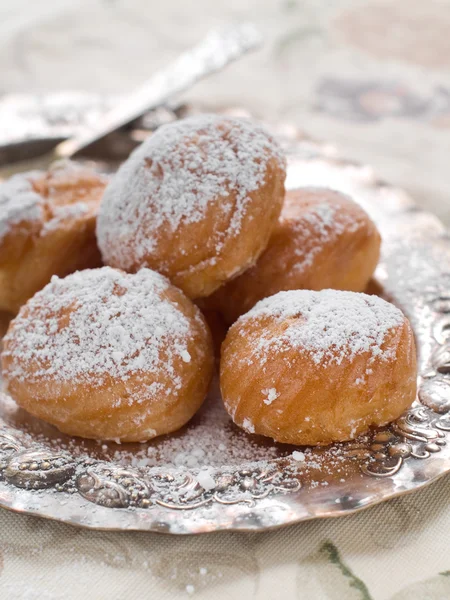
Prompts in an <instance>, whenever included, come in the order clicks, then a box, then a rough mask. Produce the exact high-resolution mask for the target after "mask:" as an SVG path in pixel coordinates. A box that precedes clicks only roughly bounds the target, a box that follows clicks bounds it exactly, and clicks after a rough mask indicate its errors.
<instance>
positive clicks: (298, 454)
mask: <svg viewBox="0 0 450 600" xmlns="http://www.w3.org/2000/svg"><path fill="white" fill-rule="evenodd" d="M291 456H292V458H293V459H294V460H296V461H297V462H304V461H305V454H304V452H299V451H298V450H294V452H293V453H292V455H291Z"/></svg>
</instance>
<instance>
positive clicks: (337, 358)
mask: <svg viewBox="0 0 450 600" xmlns="http://www.w3.org/2000/svg"><path fill="white" fill-rule="evenodd" d="M255 320H256V321H258V322H260V323H261V329H260V331H259V335H257V336H256V335H255V340H254V356H255V357H259V359H260V360H263V361H264V360H267V357H268V355H270V354H280V353H283V352H286V351H290V350H291V349H295V348H298V349H302V350H304V351H306V352H308V354H309V355H310V357H311V359H312V360H313V361H314V362H315V363H317V364H321V365H327V364H330V363H336V364H341V363H342V361H343V360H344V359H348V360H352V359H353V358H354V357H355V356H357V355H359V354H363V353H366V352H368V353H370V354H371V356H372V357H374V358H377V360H389V359H391V358H392V346H389V348H388V349H384V348H383V343H384V341H385V339H386V336H387V334H388V333H389V332H390V331H391V330H392V329H394V328H396V327H400V326H402V325H403V323H404V321H405V317H404V316H403V313H402V312H401V311H400V310H399V309H398V308H397V307H395V306H394V305H393V304H390V303H389V302H386V301H385V300H383V299H382V298H379V297H377V296H368V295H367V294H360V293H355V292H343V291H337V290H322V291H321V292H314V291H309V290H292V291H287V292H280V293H278V294H275V295H274V296H271V297H269V298H265V299H264V300H261V301H260V302H258V304H256V306H255V307H254V308H253V309H252V310H250V311H249V312H248V313H247V314H245V315H243V316H242V317H241V318H240V319H239V320H238V321H237V323H236V324H235V326H234V327H235V328H237V329H238V330H239V329H240V328H241V329H242V331H243V332H245V333H244V334H245V335H247V332H246V331H245V326H246V324H247V323H248V322H249V321H253V322H255ZM266 320H270V322H271V324H272V325H273V324H275V325H276V324H277V323H278V324H279V325H280V326H281V329H279V330H278V329H274V328H273V327H272V328H270V329H268V330H266V329H265V327H264V322H265V321H266ZM274 333H276V334H275V335H274Z"/></svg>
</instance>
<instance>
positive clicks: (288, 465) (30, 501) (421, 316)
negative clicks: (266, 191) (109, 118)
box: [0, 107, 450, 534]
mask: <svg viewBox="0 0 450 600" xmlns="http://www.w3.org/2000/svg"><path fill="white" fill-rule="evenodd" d="M94 109H97V107H94ZM74 112H75V113H76V111H74ZM182 113H183V110H182V109H179V110H178V109H177V110H176V111H172V110H170V111H164V110H163V111H161V110H160V111H159V112H156V113H154V114H151V115H147V117H146V118H145V119H144V121H143V122H141V123H140V124H138V125H135V126H134V128H132V129H127V130H124V131H122V132H121V133H120V134H118V137H117V136H116V137H115V138H114V139H113V140H112V141H111V140H110V141H109V144H110V146H109V147H108V148H105V145H104V144H103V145H100V146H99V148H98V155H97V158H98V159H101V158H103V157H105V156H107V157H108V158H109V159H111V156H113V157H115V158H117V159H119V158H120V151H119V150H118V149H122V150H123V148H129V146H130V145H133V143H134V142H135V141H136V140H138V139H141V138H142V137H143V136H145V135H148V129H153V128H154V127H157V125H158V118H159V116H161V118H162V119H163V120H167V118H169V120H170V119H172V118H177V116H178V115H179V114H182ZM0 114H1V112H0ZM145 123H147V124H148V123H150V124H151V125H150V126H148V127H147V128H146V127H145ZM274 130H275V131H276V132H277V134H278V135H279V137H280V140H281V141H282V143H283V144H284V145H285V148H286V152H287V153H288V157H289V168H288V178H287V185H288V187H289V188H293V187H297V186H306V185H318V186H329V187H332V188H335V189H338V190H342V191H344V192H347V193H349V194H351V195H352V196H353V197H354V198H355V199H356V200H357V201H358V202H359V203H360V204H362V205H363V206H364V208H366V210H367V211H368V212H369V213H370V214H371V215H372V217H373V218H374V219H375V221H376V222H377V224H378V226H379V228H380V231H381V233H382V236H383V256H382V260H381V262H380V265H379V267H378V269H377V273H376V281H374V283H373V286H372V291H373V292H374V293H380V294H382V295H383V296H384V297H386V298H388V299H390V300H391V301H393V302H395V303H396V304H397V305H398V306H399V307H401V308H402V309H403V311H404V312H405V313H406V314H407V316H408V317H409V319H410V320H411V322H412V325H413V327H414V331H415V334H416V340H417V347H418V352H419V379H418V383H419V387H418V389H419V391H418V399H417V400H416V402H415V404H414V405H413V407H412V408H411V409H410V410H409V411H407V412H406V413H405V414H404V415H403V416H402V417H400V418H399V419H398V420H397V421H396V422H395V423H392V424H391V425H390V426H389V427H385V428H382V429H379V430H374V431H371V432H370V433H369V434H367V435H365V436H362V437H360V438H358V439H357V440H355V441H352V442H348V443H345V444H336V445H335V446H332V447H329V448H326V449H313V448H310V449H306V448H301V449H297V450H301V451H303V452H304V455H305V460H304V461H301V460H300V461H299V460H295V459H294V456H296V457H297V458H298V456H299V455H298V454H297V455H294V456H293V455H292V452H293V450H295V449H294V448H293V447H289V446H283V445H276V444H273V443H271V442H270V441H268V440H264V439H260V438H258V437H257V436H249V435H247V434H245V433H244V432H242V431H240V430H238V429H237V428H236V427H235V426H233V424H232V423H231V421H230V420H229V419H228V418H227V417H226V415H225V413H224V412H223V410H222V409H221V408H220V406H219V407H218V403H220V397H219V394H218V392H214V391H213V392H212V394H211V397H210V398H209V400H208V401H207V403H206V404H205V406H204V408H203V409H202V411H201V412H200V414H199V415H197V416H196V417H195V418H194V419H193V421H192V422H191V423H190V424H189V425H188V426H187V427H185V428H184V429H183V430H182V431H181V432H179V433H177V434H176V438H177V440H178V441H179V442H180V444H181V447H182V445H183V439H188V438H189V439H190V440H195V436H196V435H197V434H198V436H200V435H201V434H200V432H201V428H202V427H203V428H204V427H205V426H207V424H208V418H209V422H212V421H213V420H216V419H217V414H219V415H220V419H222V420H223V431H224V434H223V435H224V436H225V438H226V442H225V443H226V444H233V447H234V446H235V447H239V448H240V452H241V454H240V455H239V453H238V456H237V458H236V459H235V460H234V461H232V463H233V464H220V460H219V462H218V463H217V458H216V459H215V460H216V462H215V464H214V465H211V466H212V467H213V470H212V471H211V473H213V479H214V487H213V488H212V489H211V488H210V486H209V485H208V486H206V487H203V485H202V483H201V482H202V481H203V479H202V478H201V477H199V476H198V469H196V468H190V467H189V466H186V465H184V466H180V467H173V466H167V464H166V462H165V461H164V459H161V463H160V464H159V465H158V464H156V465H153V466H146V465H145V464H144V465H142V463H141V462H140V460H135V461H133V457H142V456H143V454H144V455H145V452H146V451H148V452H149V453H152V456H157V455H158V453H159V454H160V455H161V456H164V452H165V449H166V448H167V444H170V442H168V440H167V438H166V439H160V440H156V441H154V442H150V443H148V444H144V445H143V444H130V445H127V446H126V450H127V452H126V453H124V448H125V446H120V447H119V446H117V445H115V444H112V443H108V444H103V445H101V444H96V443H95V442H89V441H83V440H78V439H75V438H68V437H67V436H63V435H62V434H60V433H59V432H57V431H56V430H55V429H53V428H52V427H51V426H49V425H46V424H45V423H42V422H41V421H39V420H37V419H34V418H33V417H31V416H29V415H27V414H26V413H24V412H23V411H21V410H20V409H18V408H17V407H16V405H15V404H14V403H13V402H12V401H11V400H10V399H9V398H7V397H6V396H2V397H1V398H0V506H2V507H4V508H7V509H10V510H13V511H17V512H21V513H26V514H34V515H38V516H41V517H45V518H49V519H55V520H59V521H63V522H66V523H70V524H73V525H77V526H82V527H88V528H95V529H106V530H143V531H159V532H165V533H172V534H187V533H204V532H209V531H218V530H224V529H226V530H246V531H255V530H258V531H260V530H266V529H269V528H273V527H279V526H282V525H287V524H289V523H296V522H299V521H302V520H306V519H312V518H318V517H335V516H341V515H347V514H349V513H352V512H355V511H358V510H361V509H363V508H366V507H368V506H371V505H373V504H376V503H378V502H381V501H383V500H387V499H389V498H393V497H395V496H398V495H400V494H404V493H407V492H411V491H413V490H415V489H417V488H420V487H422V486H424V485H427V484H429V483H431V482H432V481H434V480H436V479H437V478H438V477H441V476H442V475H444V474H445V473H447V472H448V471H449V470H450V440H449V432H450V240H449V238H448V234H447V232H446V230H445V228H444V227H443V225H442V224H441V223H440V222H439V221H438V220H437V219H436V218H435V217H433V216H432V215H430V214H428V213H426V212H423V211H421V210H420V209H419V208H417V206H415V205H414V203H413V202H412V200H411V199H410V198H409V197H408V195H407V194H405V193H404V192H403V191H401V190H399V189H396V188H394V187H392V186H390V185H388V184H386V183H385V182H383V181H380V180H379V179H377V177H376V176H375V175H374V173H373V171H372V169H371V168H369V167H367V166H363V165H359V164H355V163H351V162H348V161H345V160H342V159H340V158H338V157H337V156H336V155H335V153H334V151H333V149H332V148H331V147H330V146H328V145H323V144H318V143H315V142H313V141H311V140H310V139H309V138H307V137H306V136H304V135H302V134H300V133H299V132H298V131H297V130H296V129H295V128H292V127H289V126H277V127H275V128H274ZM48 134H49V135H51V126H50V125H49V131H48ZM119 138H120V139H119ZM1 142H2V140H0V143H1ZM3 142H4V140H3ZM114 144H116V146H114ZM220 410H222V413H220ZM214 411H215V412H214ZM217 411H219V413H218V412H217ZM205 424H206V425H205ZM199 439H201V438H200V437H199ZM224 447H225V446H224ZM252 453H254V454H255V456H257V458H258V460H256V461H255V460H254V458H252ZM124 455H125V456H127V457H128V458H126V461H128V464H124V458H123V456H124ZM117 456H120V457H121V458H120V460H118V459H117ZM240 456H241V457H240ZM264 456H266V457H267V459H266V460H261V457H262V458H264ZM300 456H301V455H300ZM144 463H145V461H144ZM206 488H208V489H206Z"/></svg>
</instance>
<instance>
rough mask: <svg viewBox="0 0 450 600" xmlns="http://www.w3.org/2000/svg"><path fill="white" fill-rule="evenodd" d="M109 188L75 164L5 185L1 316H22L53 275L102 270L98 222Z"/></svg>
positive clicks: (0, 222) (0, 223)
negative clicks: (21, 310)
mask: <svg viewBox="0 0 450 600" xmlns="http://www.w3.org/2000/svg"><path fill="white" fill-rule="evenodd" d="M106 183H107V179H106V177H104V176H103V175H100V174H98V173H96V172H94V171H93V170H92V169H88V168H87V167H83V166H80V165H77V164H75V163H70V162H64V163H57V164H55V165H54V166H53V167H52V168H51V169H50V170H49V171H48V172H44V171H30V172H28V173H21V174H19V175H14V176H13V177H11V179H9V180H7V181H5V182H2V183H0V310H4V311H9V312H13V313H16V312H17V311H18V309H19V307H20V306H21V305H22V304H23V303H24V302H26V300H28V298H30V297H31V296H32V295H33V294H34V293H35V292H36V291H37V290H40V289H41V288H43V287H44V285H46V284H47V283H48V282H49V281H50V278H51V276H52V275H55V274H56V275H61V276H62V275H67V274H68V273H71V272H73V271H75V270H77V269H83V268H86V267H94V266H99V265H100V264H101V258H100V254H99V251H98V249H97V243H96V240H95V220H96V216H97V210H98V207H99V204H100V199H101V197H102V195H103V191H104V188H105V186H106Z"/></svg>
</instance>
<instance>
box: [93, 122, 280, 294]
mask: <svg viewBox="0 0 450 600" xmlns="http://www.w3.org/2000/svg"><path fill="white" fill-rule="evenodd" d="M285 176H286V161H285V158H284V156H282V154H281V151H280V149H279V147H278V145H277V144H276V143H275V141H274V140H273V138H272V137H271V136H270V135H269V134H267V133H266V132H265V131H264V130H263V129H261V128H260V127H259V126H258V125H255V124H253V123H251V122H250V121H245V120H240V119H234V118H229V117H221V116H214V115H206V116H200V117H192V118H188V119H185V120H182V121H178V122H176V123H171V124H169V125H165V126H163V127H161V128H160V129H158V130H157V131H156V133H155V134H153V135H152V136H151V137H150V138H149V139H148V140H147V141H145V142H144V143H143V144H142V145H141V146H140V147H139V148H138V149H137V150H135V151H134V152H133V153H132V155H131V156H130V157H129V159H128V160H127V161H126V162H125V163H124V164H123V165H122V167H121V168H120V169H119V170H118V172H117V174H116V176H115V177H114V178H113V180H112V181H111V183H110V185H109V186H108V188H107V190H106V192H105V196H104V198H103V201H102V204H101V207H100V214H99V219H98V225H97V237H98V242H99V247H100V249H101V252H102V255H103V259H104V261H105V262H106V263H107V264H109V265H111V266H113V267H119V268H121V269H124V270H126V271H131V272H133V271H137V270H138V269H139V268H141V267H150V268H152V269H155V270H156V271H159V272H160V273H163V274H164V275H166V276H167V277H169V278H170V279H171V281H172V282H173V283H174V284H175V285H177V286H178V287H180V288H181V289H182V290H183V291H184V292H185V293H186V294H187V295H188V296H189V297H191V298H198V297H202V296H207V295H209V294H211V293H212V292H213V291H214V290H215V289H217V288H218V287H219V286H220V285H222V284H223V283H224V282H226V281H228V280H229V279H231V278H232V277H235V276H236V275H238V274H239V273H241V272H242V271H244V270H245V269H246V268H248V267H249V266H250V265H252V264H253V263H254V262H255V260H256V259H257V258H258V256H259V255H260V254H261V252H262V251H263V250H264V248H265V246H266V245H267V242H268V240H269V237H270V234H271V233H272V230H273V228H274V227H275V225H276V222H277V219H278V216H279V214H280V211H281V206H282V203H283V198H284V180H285Z"/></svg>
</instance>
